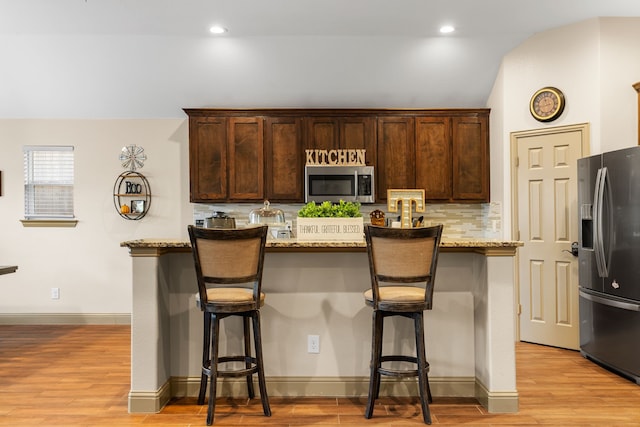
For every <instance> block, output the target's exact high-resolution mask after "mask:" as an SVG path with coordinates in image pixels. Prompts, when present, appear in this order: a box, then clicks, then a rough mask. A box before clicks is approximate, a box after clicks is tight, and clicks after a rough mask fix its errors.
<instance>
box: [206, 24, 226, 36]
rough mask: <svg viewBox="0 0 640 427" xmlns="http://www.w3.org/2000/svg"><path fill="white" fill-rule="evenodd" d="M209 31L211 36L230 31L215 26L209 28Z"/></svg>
mask: <svg viewBox="0 0 640 427" xmlns="http://www.w3.org/2000/svg"><path fill="white" fill-rule="evenodd" d="M209 31H211V34H224V33H226V32H227V31H229V30H227V29H226V28H224V27H221V26H219V25H214V26H213V27H211V28H209Z"/></svg>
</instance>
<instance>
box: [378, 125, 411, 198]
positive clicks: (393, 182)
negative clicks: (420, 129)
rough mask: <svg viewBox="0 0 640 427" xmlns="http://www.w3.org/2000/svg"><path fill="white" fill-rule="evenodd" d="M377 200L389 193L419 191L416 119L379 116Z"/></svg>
mask: <svg viewBox="0 0 640 427" xmlns="http://www.w3.org/2000/svg"><path fill="white" fill-rule="evenodd" d="M376 154H377V158H378V159H377V160H378V162H377V167H376V171H375V173H376V182H377V185H376V194H377V197H376V198H377V199H379V200H387V190H388V189H396V188H415V162H414V157H415V127H414V118H413V117H378V144H377V153H376Z"/></svg>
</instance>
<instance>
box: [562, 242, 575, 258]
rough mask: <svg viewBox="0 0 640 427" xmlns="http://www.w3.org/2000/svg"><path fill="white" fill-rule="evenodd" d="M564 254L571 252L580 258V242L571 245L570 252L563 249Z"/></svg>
mask: <svg viewBox="0 0 640 427" xmlns="http://www.w3.org/2000/svg"><path fill="white" fill-rule="evenodd" d="M562 252H569V253H570V254H571V255H573V256H575V257H577V256H578V242H572V243H571V250H570V251H568V250H566V249H563V250H562Z"/></svg>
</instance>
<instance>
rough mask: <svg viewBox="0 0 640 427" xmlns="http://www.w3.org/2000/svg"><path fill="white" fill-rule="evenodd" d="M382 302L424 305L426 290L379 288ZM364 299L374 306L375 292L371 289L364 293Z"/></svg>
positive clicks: (409, 287) (393, 287)
mask: <svg viewBox="0 0 640 427" xmlns="http://www.w3.org/2000/svg"><path fill="white" fill-rule="evenodd" d="M379 292H380V295H379V297H380V298H379V299H378V301H380V302H386V303H394V302H398V303H412V302H417V303H422V302H424V288H418V287H416V286H387V287H384V288H383V287H381V288H379ZM364 299H365V301H366V303H367V304H369V305H372V304H373V290H371V289H369V290H367V291H365V293H364Z"/></svg>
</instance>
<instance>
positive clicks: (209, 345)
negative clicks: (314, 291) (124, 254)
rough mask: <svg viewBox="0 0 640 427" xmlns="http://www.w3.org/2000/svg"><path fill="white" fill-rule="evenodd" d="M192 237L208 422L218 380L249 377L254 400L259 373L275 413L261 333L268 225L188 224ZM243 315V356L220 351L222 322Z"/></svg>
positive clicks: (266, 400) (264, 396) (267, 410)
mask: <svg viewBox="0 0 640 427" xmlns="http://www.w3.org/2000/svg"><path fill="white" fill-rule="evenodd" d="M189 238H190V240H191V247H192V252H193V257H194V262H195V269H196V276H197V279H198V296H197V300H198V305H199V307H200V309H201V310H202V311H203V314H204V341H203V346H202V375H201V378H200V393H199V395H198V404H199V405H203V404H204V400H205V395H206V389H207V382H209V385H210V390H209V407H208V411H207V425H211V424H213V416H214V413H215V403H216V386H217V381H216V380H217V379H218V378H221V377H242V376H246V377H247V389H248V394H249V398H250V399H253V398H254V397H255V393H254V390H253V374H257V375H258V385H259V388H260V399H261V400H262V408H263V410H264V414H265V415H266V416H271V409H270V407H269V398H268V396H267V388H266V385H265V377H264V366H263V358H262V338H261V331H260V307H262V306H263V305H264V298H265V295H264V293H263V292H262V268H263V264H264V248H265V243H266V239H267V227H266V226H264V227H253V228H246V229H208V228H198V227H194V226H191V225H190V226H189ZM228 316H241V317H242V318H243V320H242V321H243V329H244V354H243V355H232V356H219V355H218V342H219V331H220V320H221V319H223V318H225V317H228ZM250 323H252V325H253V341H254V347H255V356H252V355H251V340H250V336H251V334H250V329H251V327H250ZM228 362H244V363H243V366H244V367H243V368H238V369H233V368H228V369H225V370H222V369H221V367H219V364H226V363H228Z"/></svg>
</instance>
